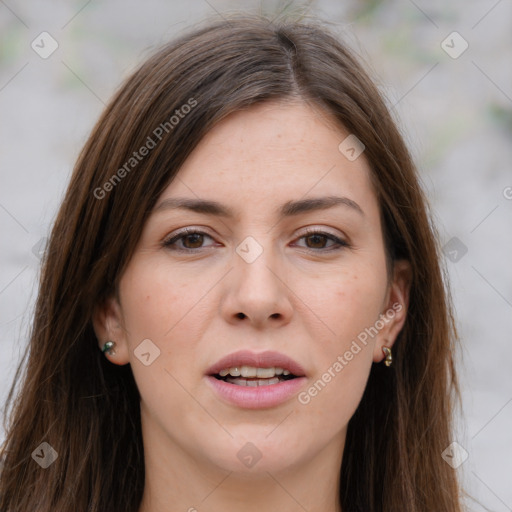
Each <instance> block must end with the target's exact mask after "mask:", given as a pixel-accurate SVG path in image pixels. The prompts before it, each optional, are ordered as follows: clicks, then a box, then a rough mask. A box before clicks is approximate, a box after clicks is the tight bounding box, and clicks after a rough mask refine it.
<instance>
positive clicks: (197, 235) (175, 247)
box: [163, 229, 212, 252]
mask: <svg viewBox="0 0 512 512" xmlns="http://www.w3.org/2000/svg"><path fill="white" fill-rule="evenodd" d="M205 237H206V238H210V239H211V238H212V237H211V236H210V235H208V234H206V233H203V232H202V231H197V230H193V229H189V230H185V231H181V232H180V233H177V234H176V235H175V236H173V237H172V238H171V239H169V240H166V241H164V242H163V246H164V247H166V248H168V249H170V250H172V251H182V252H187V251H189V252H193V251H196V250H198V249H202V248H203V247H205V246H203V243H204V239H205Z"/></svg>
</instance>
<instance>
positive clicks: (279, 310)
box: [222, 242, 293, 329]
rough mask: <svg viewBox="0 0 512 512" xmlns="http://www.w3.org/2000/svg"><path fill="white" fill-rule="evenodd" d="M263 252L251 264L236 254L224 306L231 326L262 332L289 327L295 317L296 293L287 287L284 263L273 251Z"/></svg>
mask: <svg viewBox="0 0 512 512" xmlns="http://www.w3.org/2000/svg"><path fill="white" fill-rule="evenodd" d="M260 243H261V242H260ZM262 249H263V251H262V253H261V254H260V255H259V256H258V257H257V258H256V259H255V260H254V261H252V262H250V260H247V261H246V260H245V259H244V258H243V257H241V256H239V254H237V253H234V254H233V266H234V268H233V270H232V271H231V272H229V274H228V276H227V282H226V287H227V288H226V294H225V297H224V301H223V304H222V314H223V316H224V318H225V319H226V320H227V321H228V322H229V323H232V324H239V323H240V322H246V323H247V324H250V325H251V326H253V327H255V328H257V329H262V328H268V327H278V326H283V325H286V324H287V323H288V322H290V320H291V318H292V316H293V307H292V303H291V301H290V297H291V295H293V292H292V291H291V289H290V288H289V286H288V284H287V283H286V275H285V274H286V273H287V272H286V267H285V262H283V261H282V260H280V259H279V258H278V257H277V256H275V255H274V253H273V251H272V249H271V248H270V247H263V246H262Z"/></svg>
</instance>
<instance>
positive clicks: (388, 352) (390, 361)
mask: <svg viewBox="0 0 512 512" xmlns="http://www.w3.org/2000/svg"><path fill="white" fill-rule="evenodd" d="M382 352H384V354H385V356H386V359H384V364H385V365H386V366H391V365H392V364H393V355H392V354H391V349H390V348H389V347H382Z"/></svg>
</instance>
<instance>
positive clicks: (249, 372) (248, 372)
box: [240, 366, 258, 377]
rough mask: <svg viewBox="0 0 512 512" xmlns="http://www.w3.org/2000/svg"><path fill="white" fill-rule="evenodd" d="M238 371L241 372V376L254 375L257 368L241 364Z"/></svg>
mask: <svg viewBox="0 0 512 512" xmlns="http://www.w3.org/2000/svg"><path fill="white" fill-rule="evenodd" d="M240 373H241V374H242V377H256V374H257V373H258V369H257V368H254V366H242V368H240Z"/></svg>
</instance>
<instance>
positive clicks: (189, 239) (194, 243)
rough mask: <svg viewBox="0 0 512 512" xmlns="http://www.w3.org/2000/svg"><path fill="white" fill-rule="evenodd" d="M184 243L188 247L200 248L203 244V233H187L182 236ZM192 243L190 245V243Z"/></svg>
mask: <svg viewBox="0 0 512 512" xmlns="http://www.w3.org/2000/svg"><path fill="white" fill-rule="evenodd" d="M181 239H182V240H183V245H184V246H185V248H186V249H199V247H201V245H202V244H203V235H201V234H200V233H193V234H192V235H185V236H184V237H182V238H181ZM189 244H190V245H189Z"/></svg>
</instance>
